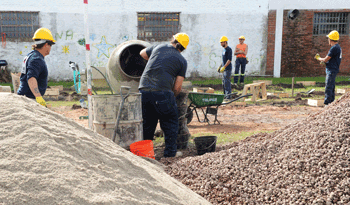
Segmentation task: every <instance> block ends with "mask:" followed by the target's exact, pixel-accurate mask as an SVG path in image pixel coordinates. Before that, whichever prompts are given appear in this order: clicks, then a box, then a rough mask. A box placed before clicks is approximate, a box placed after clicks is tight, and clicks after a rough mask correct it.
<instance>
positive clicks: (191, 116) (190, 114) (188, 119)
mask: <svg viewBox="0 0 350 205" xmlns="http://www.w3.org/2000/svg"><path fill="white" fill-rule="evenodd" d="M185 117H186V118H187V124H190V122H191V121H192V119H193V110H191V108H189V107H188V108H187V113H186V116H185Z"/></svg>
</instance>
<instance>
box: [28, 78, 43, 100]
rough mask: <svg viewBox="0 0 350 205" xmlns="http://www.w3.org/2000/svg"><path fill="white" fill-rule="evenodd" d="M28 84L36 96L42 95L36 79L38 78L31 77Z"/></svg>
mask: <svg viewBox="0 0 350 205" xmlns="http://www.w3.org/2000/svg"><path fill="white" fill-rule="evenodd" d="M28 85H29V88H30V90H31V91H32V93H33V95H34V96H35V97H41V93H40V92H39V88H38V81H37V80H36V78H34V77H31V78H30V79H29V80H28Z"/></svg>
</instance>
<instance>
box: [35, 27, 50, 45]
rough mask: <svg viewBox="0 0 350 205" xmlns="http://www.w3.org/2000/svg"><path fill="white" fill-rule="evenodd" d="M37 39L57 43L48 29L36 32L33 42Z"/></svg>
mask: <svg viewBox="0 0 350 205" xmlns="http://www.w3.org/2000/svg"><path fill="white" fill-rule="evenodd" d="M36 39H42V40H48V41H52V42H55V39H53V36H52V34H51V31H50V30H49V29H47V28H39V29H38V30H36V31H35V33H34V36H33V40H36Z"/></svg>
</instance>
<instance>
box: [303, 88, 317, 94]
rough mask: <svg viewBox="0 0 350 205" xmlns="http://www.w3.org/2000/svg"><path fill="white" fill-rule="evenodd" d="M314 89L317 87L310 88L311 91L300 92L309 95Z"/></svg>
mask: <svg viewBox="0 0 350 205" xmlns="http://www.w3.org/2000/svg"><path fill="white" fill-rule="evenodd" d="M314 91H315V89H311V90H309V91H307V92H300V93H303V94H306V95H309V94H311V93H313V92H314Z"/></svg>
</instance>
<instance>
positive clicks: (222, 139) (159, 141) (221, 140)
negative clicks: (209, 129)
mask: <svg viewBox="0 0 350 205" xmlns="http://www.w3.org/2000/svg"><path fill="white" fill-rule="evenodd" d="M271 132H273V131H254V132H239V133H230V134H225V133H214V134H208V133H204V134H194V135H191V137H190V139H189V142H188V143H189V144H192V145H193V146H194V141H193V139H194V138H195V137H200V136H217V141H216V144H217V145H225V144H229V143H232V142H237V141H240V140H243V139H245V138H247V137H250V136H252V135H255V134H258V133H271ZM153 143H154V146H160V145H163V144H164V138H159V137H157V138H156V139H155V140H154V142H153Z"/></svg>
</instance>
